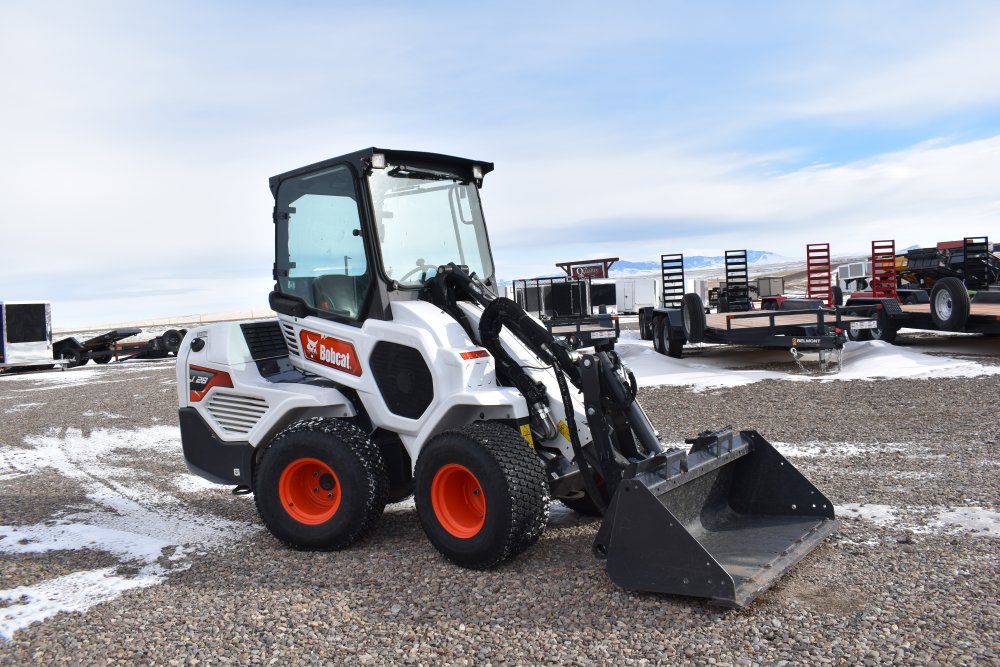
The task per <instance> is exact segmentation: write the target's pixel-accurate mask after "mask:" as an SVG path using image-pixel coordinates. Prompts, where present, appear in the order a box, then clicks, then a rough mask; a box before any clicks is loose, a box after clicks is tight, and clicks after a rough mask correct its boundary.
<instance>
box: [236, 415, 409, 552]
mask: <svg viewBox="0 0 1000 667" xmlns="http://www.w3.org/2000/svg"><path fill="white" fill-rule="evenodd" d="M254 477H255V479H254V500H255V501H256V504H257V511H258V512H259V513H260V517H261V519H262V520H263V521H264V525H265V526H267V529H268V530H269V531H271V534H272V535H274V536H275V537H276V538H277V539H279V540H281V541H282V542H284V543H285V544H287V545H288V546H290V547H293V548H295V549H312V550H320V551H329V550H332V549H343V548H344V547H347V546H350V545H351V544H354V543H355V542H357V541H358V540H360V539H361V538H362V537H364V536H365V535H367V534H368V533H369V532H370V531H371V530H372V529H373V528H374V527H375V525H376V523H377V522H378V519H379V517H380V516H382V511H383V510H384V509H385V504H386V495H387V493H388V488H389V479H388V476H387V475H386V473H385V466H384V464H383V462H382V454H381V453H380V452H379V449H378V447H377V446H376V445H375V443H373V442H372V441H371V440H370V439H369V438H368V437H367V436H365V434H364V433H363V432H362V431H361V430H360V429H358V428H357V427H356V426H354V425H353V424H349V423H347V422H343V421H339V420H337V419H327V418H323V417H317V418H314V419H307V420H303V421H300V422H296V423H294V424H292V425H291V426H289V427H288V428H286V429H284V430H283V431H281V432H280V433H278V435H276V436H275V437H274V439H273V440H271V443H270V444H269V445H268V446H267V449H265V450H264V452H263V454H262V455H261V459H260V463H259V464H258V465H257V471H256V475H255V476H254Z"/></svg>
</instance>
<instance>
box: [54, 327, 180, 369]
mask: <svg viewBox="0 0 1000 667" xmlns="http://www.w3.org/2000/svg"><path fill="white" fill-rule="evenodd" d="M141 333H142V329H135V328H128V329H115V330H114V331H109V332H107V333H103V334H101V335H99V336H94V337H93V338H89V339H87V340H85V341H83V342H82V343H81V342H80V341H79V340H77V339H76V338H73V337H70V338H64V339H62V340H60V341H58V342H57V343H55V345H53V352H54V354H55V357H56V358H57V359H62V360H64V361H66V363H67V365H68V367H69V368H75V367H77V366H83V365H84V364H86V363H87V362H89V361H90V360H91V359H93V360H94V363H95V364H106V363H108V362H109V361H111V360H112V359H118V360H122V359H164V358H166V357H167V356H168V355H170V354H173V355H176V354H177V350H178V348H180V346H181V341H182V340H183V339H184V334H186V333H187V329H170V330H168V331H166V332H164V333H163V334H161V335H159V336H155V337H153V338H150V339H148V340H137V341H129V340H126V339H127V338H131V337H133V336H137V335H139V334H141Z"/></svg>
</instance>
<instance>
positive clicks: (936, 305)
mask: <svg viewBox="0 0 1000 667" xmlns="http://www.w3.org/2000/svg"><path fill="white" fill-rule="evenodd" d="M931 318H932V319H933V320H934V324H935V325H937V327H938V328H939V329H943V330H944V331H961V330H963V329H964V328H965V322H966V320H968V319H969V290H967V289H965V285H964V284H963V283H962V281H961V280H959V279H958V278H952V277H948V278H941V279H940V280H938V281H937V282H935V283H934V289H932V290H931Z"/></svg>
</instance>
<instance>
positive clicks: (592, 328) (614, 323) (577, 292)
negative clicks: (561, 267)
mask: <svg viewBox="0 0 1000 667" xmlns="http://www.w3.org/2000/svg"><path fill="white" fill-rule="evenodd" d="M513 289H514V301H515V302H516V303H517V305H519V306H520V307H521V308H523V309H524V310H525V311H527V312H528V313H529V314H531V315H532V316H534V317H536V318H538V319H539V321H541V323H542V324H543V325H544V326H545V328H546V329H548V330H549V332H550V333H551V334H552V335H553V336H555V337H556V338H557V339H560V340H563V341H566V342H567V343H568V344H569V345H570V346H571V347H572V348H573V349H576V348H579V347H593V346H595V345H596V346H599V347H601V348H604V349H613V348H614V344H615V341H617V340H618V335H619V328H618V315H615V314H612V313H609V312H607V310H606V309H605V310H604V311H603V312H598V313H595V312H594V305H593V301H592V300H591V283H590V280H589V279H580V280H571V279H569V278H533V279H531V280H515V281H514V283H513Z"/></svg>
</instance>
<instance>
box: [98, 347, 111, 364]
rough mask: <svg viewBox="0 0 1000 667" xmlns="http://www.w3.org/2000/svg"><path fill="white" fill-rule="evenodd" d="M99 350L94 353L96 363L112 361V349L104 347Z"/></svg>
mask: <svg viewBox="0 0 1000 667" xmlns="http://www.w3.org/2000/svg"><path fill="white" fill-rule="evenodd" d="M97 352H98V354H96V355H94V363H95V364H106V363H108V362H109V361H111V357H112V354H111V350H110V349H108V348H104V349H102V350H98V351H97Z"/></svg>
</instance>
